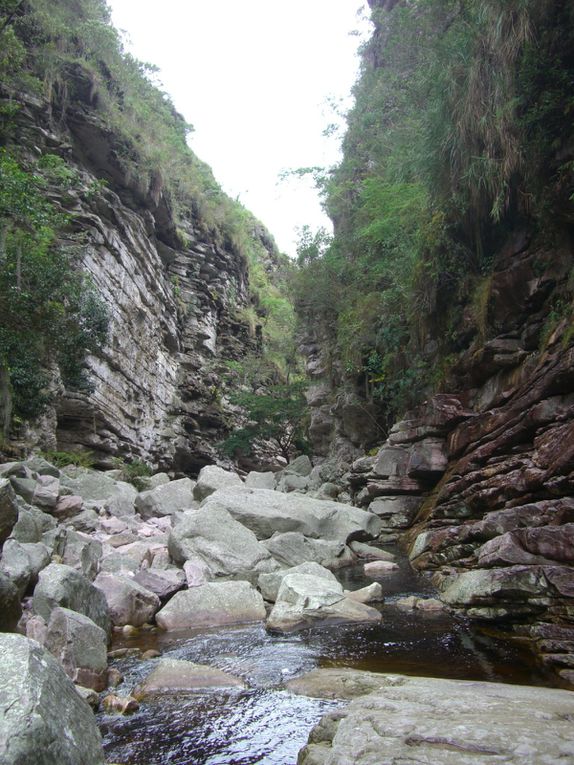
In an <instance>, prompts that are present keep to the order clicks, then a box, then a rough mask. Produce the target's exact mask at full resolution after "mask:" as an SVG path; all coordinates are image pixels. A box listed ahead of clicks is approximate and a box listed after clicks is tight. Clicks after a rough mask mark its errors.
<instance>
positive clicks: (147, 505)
mask: <svg viewBox="0 0 574 765" xmlns="http://www.w3.org/2000/svg"><path fill="white" fill-rule="evenodd" d="M194 486H195V483H194V482H193V481H192V480H191V479H190V478H180V479H179V480H178V481H170V482H169V483H164V484H161V485H160V486H156V487H155V489H150V490H149V491H142V492H140V494H138V495H137V497H136V498H135V507H136V510H137V511H138V513H139V514H140V515H141V517H142V518H144V519H146V518H155V517H158V516H164V515H173V514H174V513H176V512H178V510H187V509H188V508H190V507H193V504H194V502H193V489H194Z"/></svg>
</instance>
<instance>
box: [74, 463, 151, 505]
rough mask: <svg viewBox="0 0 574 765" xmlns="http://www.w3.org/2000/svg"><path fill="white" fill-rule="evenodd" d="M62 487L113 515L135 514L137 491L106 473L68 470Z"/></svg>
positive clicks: (76, 469)
mask: <svg viewBox="0 0 574 765" xmlns="http://www.w3.org/2000/svg"><path fill="white" fill-rule="evenodd" d="M60 482H61V484H62V486H66V487H67V488H68V489H70V490H71V492H72V494H76V495H78V496H80V497H82V499H83V500H84V503H86V502H90V501H95V502H98V504H100V505H101V506H102V507H104V508H105V509H106V510H107V511H108V512H109V513H110V514H111V515H117V516H120V517H121V516H124V515H133V514H134V512H135V511H134V501H135V498H136V496H137V491H136V490H135V489H134V487H133V486H132V485H131V484H130V483H126V482H124V481H116V480H114V479H113V478H110V477H109V476H108V475H106V474H105V473H100V472H98V471H97V470H90V469H88V468H76V467H72V468H66V469H65V470H63V471H62V476H61V478H60Z"/></svg>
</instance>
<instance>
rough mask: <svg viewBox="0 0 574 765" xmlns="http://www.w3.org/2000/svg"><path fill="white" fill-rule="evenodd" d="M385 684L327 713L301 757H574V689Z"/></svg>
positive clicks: (366, 761)
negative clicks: (573, 738) (573, 733)
mask: <svg viewBox="0 0 574 765" xmlns="http://www.w3.org/2000/svg"><path fill="white" fill-rule="evenodd" d="M379 678H380V683H381V687H380V688H379V689H378V690H375V691H373V692H371V693H369V694H368V695H365V696H360V697H359V698H357V699H355V700H354V701H351V703H350V704H349V705H348V706H347V707H346V708H344V709H337V710H336V711H334V712H330V713H328V714H327V715H326V716H325V717H324V718H323V719H322V720H321V722H320V723H319V725H318V726H316V727H315V728H314V730H313V731H312V732H311V735H310V737H309V743H308V744H307V746H306V747H305V748H304V749H303V750H302V751H301V752H300V753H299V759H298V762H299V763H300V765H311V764H313V765H314V764H315V763H316V764H317V765H318V764H319V763H323V764H324V765H327V763H329V765H331V764H333V765H335V763H338V764H340V765H343V763H345V765H346V764H347V763H349V764H350V763H353V765H379V764H380V763H395V762H396V763H399V762H401V763H402V762H405V763H407V762H408V763H411V762H415V761H416V762H420V763H429V765H430V764H431V763H432V765H435V764H437V765H438V763H440V764H441V765H477V764H478V763H485V765H486V763H495V762H501V763H502V762H504V763H505V765H506V763H508V765H526V764H527V763H528V764H529V765H539V764H540V765H541V764H542V763H548V765H550V763H559V762H569V761H570V760H572V759H573V757H574V742H573V740H572V717H573V715H574V694H572V693H570V692H568V691H564V690H558V689H554V688H540V687H536V688H533V687H528V686H519V685H507V684H502V683H490V682H475V681H473V682H469V681H464V680H442V679H436V678H426V677H425V678H422V677H406V676H402V675H379Z"/></svg>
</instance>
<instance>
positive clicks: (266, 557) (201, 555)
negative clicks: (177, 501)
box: [168, 495, 277, 579]
mask: <svg viewBox="0 0 574 765" xmlns="http://www.w3.org/2000/svg"><path fill="white" fill-rule="evenodd" d="M214 496H215V495H214ZM207 503H209V498H208V500H207V501H206V504H204V505H202V506H201V507H200V508H199V509H198V510H189V511H188V512H186V513H185V514H184V515H183V516H182V517H181V518H180V520H179V522H178V523H176V525H175V526H174V528H173V529H172V531H171V533H170V535H169V538H168V549H169V553H170V555H171V557H172V558H173V560H174V561H175V563H177V564H179V565H183V564H184V563H185V561H187V560H194V561H197V560H199V561H203V563H205V565H206V567H207V570H208V572H209V576H210V577H224V576H225V577H231V576H233V577H236V578H243V579H253V578H254V577H255V576H256V575H257V573H258V572H259V571H270V570H273V568H274V567H275V568H276V567H277V564H276V563H274V561H273V560H272V558H271V554H270V552H269V551H268V550H267V548H266V547H265V546H264V545H262V544H261V543H260V542H259V541H258V540H257V537H256V536H255V534H254V533H253V532H252V531H250V530H249V529H247V528H245V526H243V525H242V524H241V523H239V522H238V521H236V520H234V518H232V516H231V515H230V514H229V513H228V512H227V510H225V509H224V508H223V507H221V506H220V505H218V504H214V505H211V504H207Z"/></svg>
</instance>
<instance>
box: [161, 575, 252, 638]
mask: <svg viewBox="0 0 574 765" xmlns="http://www.w3.org/2000/svg"><path fill="white" fill-rule="evenodd" d="M265 615H266V612H265V604H264V603H263V598H262V597H261V595H260V593H258V592H257V590H256V589H255V588H254V587H252V586H251V585H250V584H249V582H244V581H241V582H210V583H208V584H202V585H200V586H199V587H193V588H192V589H190V590H182V591H180V592H177V593H176V594H175V595H174V596H173V598H172V599H171V600H170V601H169V603H168V604H167V605H166V606H164V607H163V608H162V609H161V611H159V612H158V613H157V614H156V617H155V619H156V622H157V624H158V625H159V626H160V627H161V628H162V629H164V630H168V631H169V630H179V629H195V628H202V627H219V626H222V625H225V624H243V623H249V622H257V621H262V620H263V619H265Z"/></svg>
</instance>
